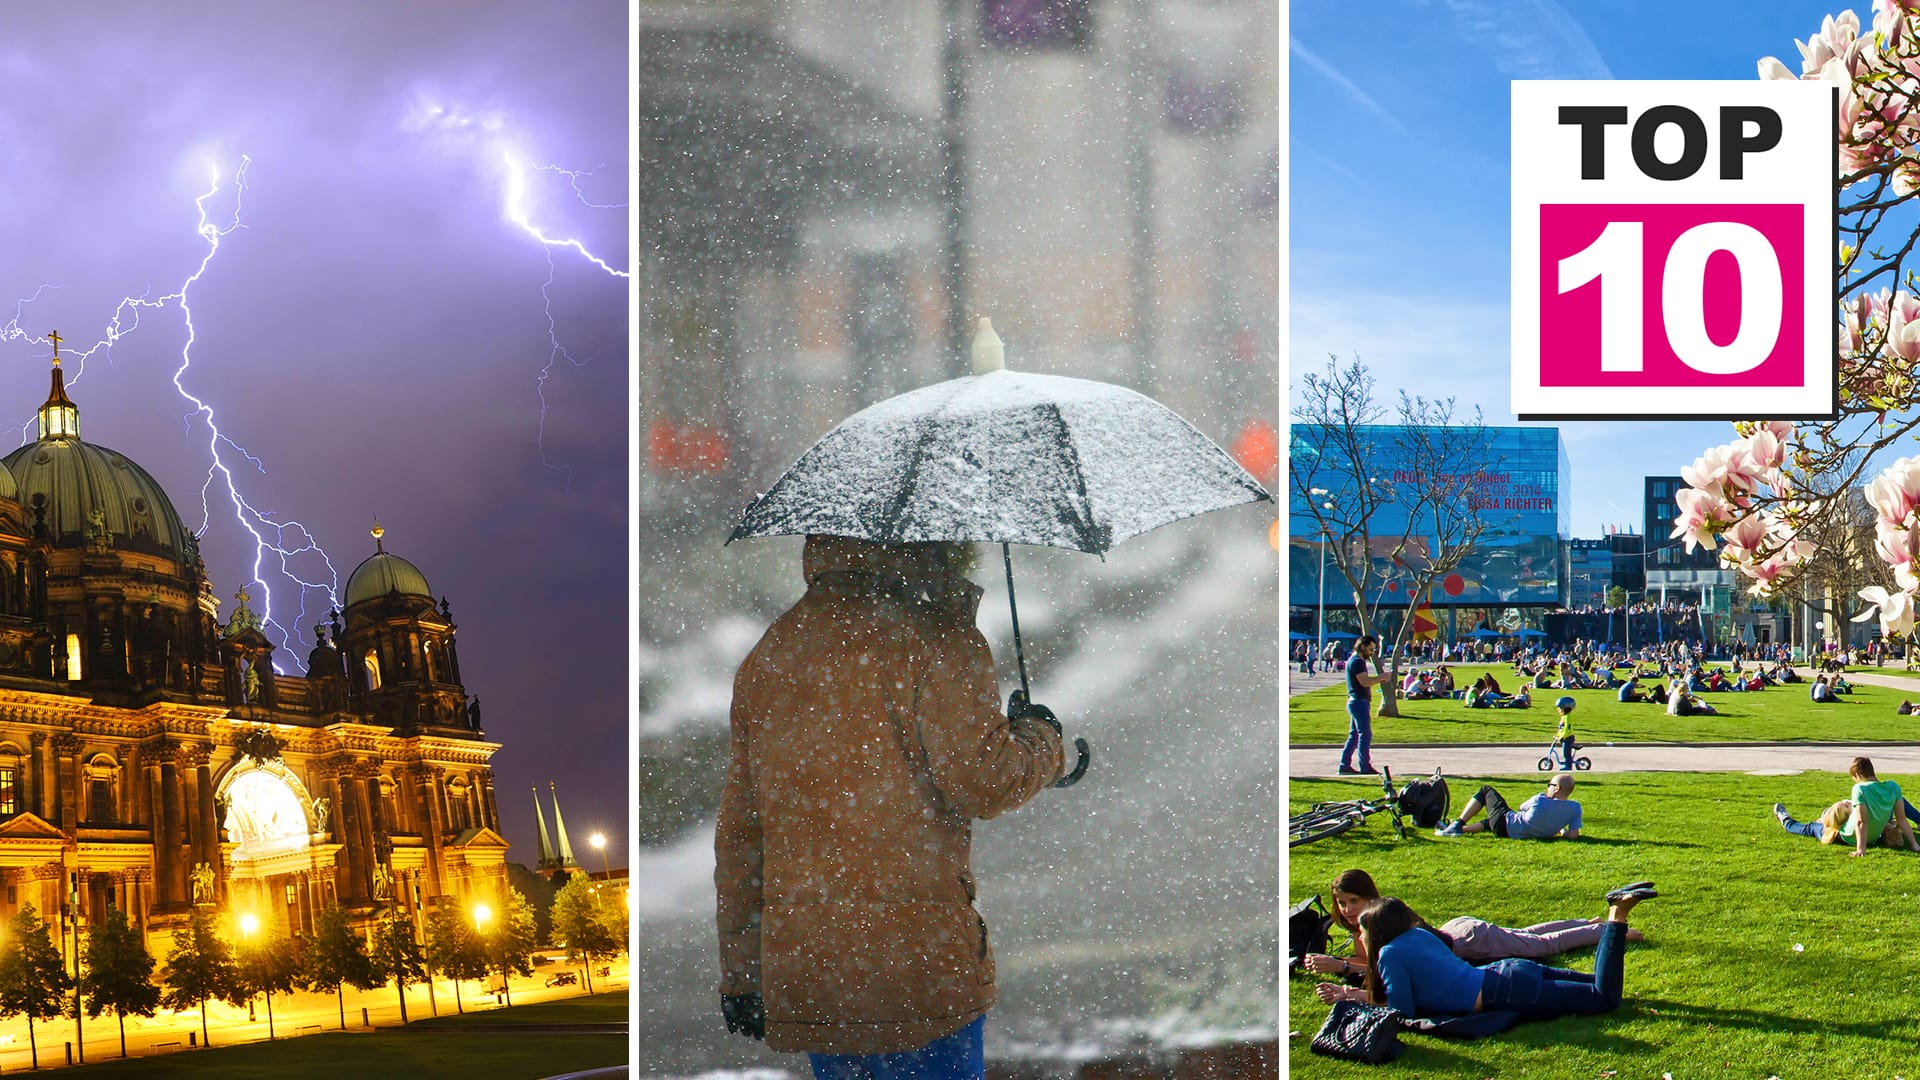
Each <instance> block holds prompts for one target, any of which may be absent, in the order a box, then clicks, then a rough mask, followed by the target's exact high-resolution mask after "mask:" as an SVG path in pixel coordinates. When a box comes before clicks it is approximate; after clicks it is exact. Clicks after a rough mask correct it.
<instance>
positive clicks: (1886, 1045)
mask: <svg viewBox="0 0 1920 1080" xmlns="http://www.w3.org/2000/svg"><path fill="white" fill-rule="evenodd" d="M1450 779H1451V780H1452V784H1451V787H1452V791H1453V800H1454V808H1455V810H1456V812H1457V810H1458V808H1459V807H1460V805H1461V803H1463V802H1464V801H1465V799H1466V797H1467V796H1468V795H1469V794H1471V792H1472V790H1473V788H1475V787H1477V786H1478V784H1477V782H1469V781H1466V780H1464V779H1461V778H1450ZM1887 779H1894V780H1898V781H1900V783H1901V786H1902V787H1903V788H1905V789H1906V790H1907V791H1909V792H1916V791H1920V778H1916V777H1911V776H1889V777H1887ZM1494 783H1495V786H1496V787H1498V788H1500V790H1501V792H1502V794H1505V795H1507V796H1508V797H1509V798H1510V799H1512V800H1514V801H1515V802H1516V804H1517V803H1518V801H1519V800H1520V799H1522V798H1524V797H1525V796H1526V795H1528V794H1530V793H1532V792H1533V791H1534V790H1537V789H1538V787H1539V785H1540V778H1539V777H1538V776H1536V775H1527V776H1520V777H1512V778H1500V779H1496V780H1495V781H1494ZM1579 785H1580V786H1579V788H1578V789H1577V790H1576V792H1575V798H1577V799H1579V800H1580V802H1581V804H1582V807H1583V810H1584V813H1585V818H1586V822H1585V825H1586V830H1585V831H1586V834H1587V835H1586V836H1584V837H1583V838H1582V839H1580V840H1574V841H1522V840H1499V839H1495V838H1492V837H1489V836H1473V837H1466V838H1461V839H1436V838H1435V837H1433V836H1432V834H1431V833H1430V832H1425V831H1422V832H1419V833H1418V835H1415V834H1414V832H1412V831H1410V832H1409V835H1408V836H1407V838H1406V839H1405V840H1403V841H1397V842H1396V841H1395V840H1394V838H1393V830H1392V827H1391V824H1390V822H1389V820H1388V819H1387V818H1385V817H1384V816H1376V817H1373V818H1370V819H1369V820H1368V821H1367V822H1366V823H1365V824H1364V825H1362V826H1361V827H1360V828H1358V829H1355V830H1354V831H1352V832H1349V833H1347V834H1345V835H1343V836H1338V837H1334V838H1332V839H1329V840H1323V841H1321V842H1319V843H1316V844H1310V845H1307V846H1305V847H1299V848H1294V849H1292V851H1291V852H1290V853H1289V859H1288V878H1289V884H1288V899H1289V901H1293V900H1300V899H1304V898H1305V897H1307V896H1309V895H1312V894H1314V893H1319V894H1321V895H1322V897H1323V899H1330V898H1329V897H1327V895H1326V894H1327V887H1328V883H1329V882H1330V881H1331V880H1332V879H1333V877H1334V875H1335V874H1337V873H1338V872H1340V871H1341V870H1345V869H1348V868H1350V867H1358V868H1361V869H1364V870H1366V871H1367V872H1368V873H1370V874H1372V875H1373V876H1374V879H1375V880H1376V882H1378V884H1379V886H1380V888H1381V891H1382V892H1383V893H1384V894H1386V895H1390V896H1399V897H1400V898H1401V899H1403V900H1405V901H1407V903H1409V904H1410V905H1412V907H1413V908H1414V910H1415V911H1418V912H1420V913H1421V914H1422V915H1423V916H1425V917H1427V918H1428V919H1429V920H1430V921H1432V922H1434V923H1436V924H1437V923H1440V922H1442V921H1444V920H1446V919H1449V918H1452V917H1454V916H1456V915H1474V916H1478V917H1480V918H1483V919H1488V920H1490V921H1493V922H1496V923H1499V924H1501V925H1504V926H1525V925H1527V924H1529V923H1533V922H1542V921H1546V920H1549V919H1560V918H1584V917H1591V916H1597V915H1601V914H1603V913H1604V912H1605V903H1604V901H1603V900H1602V899H1601V896H1602V894H1603V893H1604V892H1605V891H1606V890H1607V889H1609V888H1612V887H1614V886H1616V885H1620V884H1623V883H1625V882H1628V881H1633V880H1636V879H1641V878H1650V879H1652V880H1654V881H1655V882H1656V883H1657V884H1658V886H1659V888H1660V890H1661V893H1662V895H1661V896H1660V897H1659V898H1657V899H1654V900H1650V901H1647V902H1646V903H1645V904H1644V905H1643V906H1641V907H1640V908H1639V909H1637V910H1636V911H1635V912H1634V917H1633V925H1634V926H1636V927H1637V928H1639V929H1641V930H1643V931H1644V932H1645V933H1646V934H1647V935H1648V938H1649V940H1648V941H1647V942H1646V943H1645V944H1644V945H1634V946H1629V950H1628V953H1627V958H1626V998H1625V1001H1624V1003H1623V1004H1622V1006H1621V1008H1620V1009H1619V1010H1618V1011H1617V1012H1614V1013H1611V1014H1608V1015H1606V1016H1599V1017H1589V1018H1584V1019H1565V1020H1556V1021H1550V1022H1544V1023H1531V1024H1522V1025H1520V1026H1519V1027H1517V1028H1515V1029H1514V1030H1512V1031H1510V1032H1507V1033H1506V1034H1503V1035H1498V1036H1495V1037H1493V1038H1490V1039H1486V1040H1482V1041H1479V1042H1450V1041H1446V1040H1440V1039H1435V1038H1430V1037H1426V1036H1407V1037H1405V1039H1404V1041H1405V1043H1406V1045H1407V1048H1408V1049H1407V1052H1406V1053H1405V1054H1403V1055H1402V1056H1401V1057H1400V1058H1399V1059H1398V1060H1397V1061H1396V1062H1395V1063H1393V1064H1391V1065H1387V1066H1385V1067H1375V1066H1364V1065H1355V1064H1350V1063H1346V1062H1340V1061H1335V1060H1332V1059H1329V1058H1323V1057H1320V1056H1318V1055H1315V1054H1312V1053H1310V1052H1309V1051H1308V1049H1307V1043H1308V1041H1309V1040H1310V1039H1311V1038H1312V1036H1313V1033H1314V1032H1315V1031H1317V1030H1318V1029H1319V1026H1320V1023H1321V1021H1322V1020H1323V1019H1324V1018H1325V1016H1326V1012H1327V1007H1326V1006H1324V1005H1322V1004H1320V1002H1319V1001H1318V1000H1317V999H1316V998H1315V997H1314V996H1313V993H1312V985H1313V982H1312V980H1313V977H1312V976H1305V975H1296V976H1293V977H1292V978H1291V979H1290V980H1289V993H1288V1008H1289V1010H1290V1012H1289V1018H1288V1024H1287V1027H1288V1030H1290V1031H1293V1032H1298V1033H1299V1034H1298V1035H1297V1036H1296V1037H1293V1038H1292V1039H1291V1040H1290V1051H1289V1057H1290V1062H1291V1067H1292V1075H1294V1076H1301V1077H1316V1078H1319V1077H1328V1078H1336V1080H1337V1078H1344V1077H1370V1076H1383V1075H1398V1076H1408V1077H1413V1076H1418V1077H1423V1078H1424V1077H1459V1078H1463V1080H1480V1078H1483V1077H1501V1078H1503V1080H1507V1078H1519V1077H1542V1078H1548V1077H1551V1078H1555V1080H1560V1078H1566V1077H1613V1076H1618V1077H1620V1078H1623V1080H1624V1078H1629V1077H1632V1078H1647V1080H1658V1078H1660V1077H1661V1076H1662V1074H1664V1073H1670V1074H1672V1076H1673V1077H1675V1078H1676V1080H1681V1078H1691V1077H1702V1076H1728V1077H1751V1078H1753V1080H1762V1078H1767V1077H1779V1078H1780V1080H1826V1078H1830V1077H1841V1076H1844V1077H1849V1078H1852V1080H1869V1078H1882V1080H1891V1078H1892V1077H1895V1076H1897V1075H1899V1076H1915V1075H1920V1014H1916V1011H1915V1009H1914V1007H1913V1003H1914V1001H1915V1000H1916V997H1917V996H1920V969H1917V968H1916V965H1915V963H1914V960H1913V957H1914V955H1915V953H1916V951H1920V923H1916V921H1915V920H1914V918H1913V913H1914V911H1915V910H1916V908H1917V906H1920V905H1917V904H1916V900H1917V899H1920V855H1912V854H1907V853H1904V852H1894V851H1882V850H1877V849H1876V850H1874V851H1871V852H1869V854H1868V856H1867V857H1866V858H1860V859H1856V858H1850V857H1848V856H1847V855H1846V853H1845V849H1844V848H1842V847H1840V846H1837V845H1836V846H1827V845H1823V844H1820V843H1818V842H1816V841H1813V840H1809V839H1806V838H1803V837H1799V836H1793V835H1789V834H1788V833H1786V832H1785V831H1783V830H1782V829H1781V828H1780V827H1779V826H1778V824H1776V823H1775V821H1774V819H1773V817H1772V815H1771V813H1770V812H1769V807H1770V806H1771V805H1772V803H1773V802H1774V801H1775V800H1776V799H1778V800H1781V801H1784V802H1786V803H1787V805H1788V807H1789V809H1791V810H1793V811H1794V812H1795V813H1796V814H1798V815H1799V816H1801V817H1806V816H1809V815H1811V814H1812V813H1814V812H1815V811H1816V810H1818V809H1820V808H1823V807H1825V806H1826V805H1827V804H1828V803H1829V802H1831V801H1833V800H1834V799H1837V798H1843V797H1845V795H1846V793H1847V788H1848V781H1847V779H1846V777H1844V776H1842V775H1840V774H1837V773H1806V774H1803V775H1799V776H1788V777H1756V776H1748V775H1745V774H1726V773H1721V774H1671V773H1611V774H1594V775H1592V776H1586V775H1583V776H1582V777H1581V778H1580V781H1579ZM1373 793H1374V790H1373V785H1371V784H1369V783H1366V782H1354V781H1334V780H1321V781H1307V780H1295V781H1293V782H1292V783H1291V785H1290V790H1289V800H1290V803H1291V805H1292V809H1293V810H1294V811H1298V810H1301V809H1304V808H1305V807H1306V806H1307V805H1308V804H1310V803H1313V802H1316V801H1323V800H1327V799H1336V798H1353V797H1367V796H1371V795H1372V794H1373ZM1336 940H1339V935H1338V934H1337V932H1336ZM1796 946H1800V949H1798V950H1797V949H1796ZM1338 951H1344V949H1340V950H1338ZM1592 952H1593V951H1592V950H1591V949H1586V950H1581V951H1580V952H1577V953H1573V954H1569V955H1568V956H1564V957H1561V958H1560V959H1559V960H1558V961H1557V962H1558V963H1559V964H1560V965H1561V966H1567V967H1576V968H1581V969H1591V967H1592Z"/></svg>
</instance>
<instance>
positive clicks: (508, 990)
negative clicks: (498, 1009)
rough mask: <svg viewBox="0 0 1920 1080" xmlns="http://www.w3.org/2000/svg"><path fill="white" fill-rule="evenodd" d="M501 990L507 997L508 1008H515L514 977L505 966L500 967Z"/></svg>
mask: <svg viewBox="0 0 1920 1080" xmlns="http://www.w3.org/2000/svg"><path fill="white" fill-rule="evenodd" d="M500 989H501V990H502V991H503V992H504V993H505V994H506V995H507V1007H508V1008H512V1007H513V976H512V975H511V974H509V973H508V971H507V966H506V965H505V964H502V965H500Z"/></svg>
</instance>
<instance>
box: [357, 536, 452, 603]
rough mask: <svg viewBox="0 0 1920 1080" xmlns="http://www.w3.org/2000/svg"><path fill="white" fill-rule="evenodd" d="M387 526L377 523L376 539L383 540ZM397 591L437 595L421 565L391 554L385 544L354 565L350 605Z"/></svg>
mask: <svg viewBox="0 0 1920 1080" xmlns="http://www.w3.org/2000/svg"><path fill="white" fill-rule="evenodd" d="M384 535H386V530H385V529H382V528H381V527H379V526H378V525H375V526H374V527H373V542H374V544H375V545H379V544H380V538H381V537H382V536H384ZM392 592H397V593H399V594H400V595H402V596H424V597H426V598H427V599H429V600H431V599H433V590H432V589H431V588H429V587H428V586H427V575H425V574H423V573H421V572H420V568H419V567H417V566H415V565H413V564H412V563H410V562H408V561H407V560H405V559H403V558H401V557H400V556H398V555H394V554H390V553H389V552H388V551H387V550H386V548H384V547H381V548H380V550H378V551H375V552H374V553H373V554H372V555H369V556H367V559H366V561H365V562H362V563H361V564H360V565H359V566H356V567H354V568H353V574H352V575H351V576H349V577H348V578H347V606H348V607H352V606H353V605H355V604H357V603H359V602H361V601H362V600H378V599H379V598H381V597H383V596H385V595H387V594H388V593H392Z"/></svg>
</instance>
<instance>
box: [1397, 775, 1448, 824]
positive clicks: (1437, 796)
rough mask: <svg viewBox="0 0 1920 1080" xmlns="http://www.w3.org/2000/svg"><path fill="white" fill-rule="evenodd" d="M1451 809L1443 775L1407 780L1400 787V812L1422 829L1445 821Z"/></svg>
mask: <svg viewBox="0 0 1920 1080" xmlns="http://www.w3.org/2000/svg"><path fill="white" fill-rule="evenodd" d="M1451 809H1452V799H1451V797H1450V796H1449V795H1448V794H1447V781H1446V779H1445V778H1444V777H1439V776H1435V777H1432V778H1429V779H1422V780H1409V781H1407V783H1406V786H1405V787H1402V788H1401V789H1400V812H1401V813H1402V814H1404V815H1406V816H1407V817H1408V818H1411V819H1412V820H1413V823H1414V824H1415V825H1418V826H1420V827H1421V828H1423V829H1431V828H1433V827H1434V826H1436V825H1438V824H1440V823H1441V822H1442V821H1445V820H1446V818H1447V812H1448V811H1449V810H1451Z"/></svg>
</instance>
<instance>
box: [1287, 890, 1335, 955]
mask: <svg viewBox="0 0 1920 1080" xmlns="http://www.w3.org/2000/svg"><path fill="white" fill-rule="evenodd" d="M1332 925H1333V916H1332V915H1329V914H1327V909H1326V908H1324V907H1322V906H1320V895H1319V894H1318V893H1315V894H1314V895H1312V896H1309V897H1307V898H1306V899H1305V900H1302V901H1300V902H1299V903H1297V904H1295V905H1293V909H1292V910H1291V911H1288V912H1287V969H1288V970H1289V971H1299V970H1300V965H1301V963H1302V962H1303V961H1304V960H1305V959H1306V956H1307V954H1308V953H1324V952H1326V951H1327V928H1328V927H1329V926H1332Z"/></svg>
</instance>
